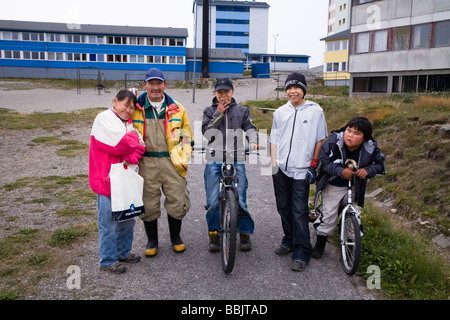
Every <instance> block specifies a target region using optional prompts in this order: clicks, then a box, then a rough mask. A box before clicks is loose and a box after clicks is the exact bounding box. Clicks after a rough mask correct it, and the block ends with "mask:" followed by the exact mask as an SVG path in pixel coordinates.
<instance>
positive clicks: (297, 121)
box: [270, 73, 328, 271]
mask: <svg viewBox="0 0 450 320" xmlns="http://www.w3.org/2000/svg"><path fill="white" fill-rule="evenodd" d="M285 88H286V95H287V97H288V99H289V101H288V102H287V103H286V104H285V105H283V106H281V107H279V108H278V109H277V110H276V111H275V112H274V115H273V122H272V130H271V135H270V155H271V159H272V168H273V175H272V178H273V186H274V191H275V198H276V205H277V211H278V213H279V214H280V216H281V224H282V227H283V232H284V237H283V239H282V241H281V244H280V246H279V247H278V248H277V249H276V250H275V253H277V254H278V255H286V254H289V253H291V252H292V260H293V262H292V270H294V271H303V270H304V268H305V267H306V265H307V264H308V262H309V260H310V258H311V254H312V246H311V243H310V235H309V226H308V222H309V207H308V197H309V185H310V184H311V183H314V182H315V180H316V167H317V159H318V157H319V152H320V147H321V146H322V143H323V139H325V138H326V137H327V136H328V134H327V125H326V122H325V116H324V114H323V110H322V108H321V107H320V106H319V105H318V104H317V103H314V102H311V101H307V100H305V94H306V89H307V84H306V79H305V76H304V75H303V74H301V73H292V74H290V75H288V77H287V79H286V82H285Z"/></svg>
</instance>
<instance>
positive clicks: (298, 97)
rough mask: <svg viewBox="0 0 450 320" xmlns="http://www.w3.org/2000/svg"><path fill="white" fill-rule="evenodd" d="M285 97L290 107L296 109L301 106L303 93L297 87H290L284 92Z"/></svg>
mask: <svg viewBox="0 0 450 320" xmlns="http://www.w3.org/2000/svg"><path fill="white" fill-rule="evenodd" d="M286 95H287V97H288V99H289V101H291V103H292V105H294V106H296V107H298V106H299V105H301V104H302V103H303V97H304V95H305V94H304V92H303V89H302V88H300V87H297V86H290V87H289V88H288V89H287V90H286Z"/></svg>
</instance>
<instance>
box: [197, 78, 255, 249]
mask: <svg viewBox="0 0 450 320" xmlns="http://www.w3.org/2000/svg"><path fill="white" fill-rule="evenodd" d="M233 94H234V88H233V83H232V82H231V80H230V79H228V78H223V79H217V81H216V85H215V88H214V95H215V97H214V98H213V101H212V105H211V106H209V107H206V108H205V110H204V111H203V120H202V133H203V135H204V136H205V138H206V139H207V140H208V148H215V149H217V151H216V152H215V154H207V155H206V159H207V163H206V166H205V171H204V179H205V190H206V204H207V212H206V222H207V224H208V232H209V240H210V243H209V251H210V252H218V251H219V237H218V230H219V179H220V177H221V175H222V172H221V168H222V163H223V162H224V161H230V159H225V158H224V154H223V150H231V151H233V150H234V157H233V158H234V159H231V161H233V162H234V165H235V168H236V177H237V178H238V179H239V183H238V193H239V204H238V227H237V231H238V233H239V235H240V250H241V251H249V250H251V242H250V236H249V235H250V234H252V233H253V231H254V228H255V226H254V222H253V219H252V217H251V216H250V212H249V211H248V208H247V188H248V184H247V176H246V173H245V163H244V162H245V155H244V156H243V157H240V153H239V152H237V151H239V150H241V149H243V148H244V146H245V140H248V143H249V147H250V149H251V150H255V149H257V141H258V135H257V132H256V127H255V126H254V125H253V123H252V118H251V115H250V110H249V109H247V108H246V107H243V106H241V105H239V104H237V103H236V100H235V99H234V98H233ZM238 155H239V156H238ZM227 163H228V162H227Z"/></svg>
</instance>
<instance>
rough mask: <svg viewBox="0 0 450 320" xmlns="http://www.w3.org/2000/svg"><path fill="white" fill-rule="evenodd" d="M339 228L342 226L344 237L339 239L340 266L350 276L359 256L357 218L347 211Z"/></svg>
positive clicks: (353, 272)
mask: <svg viewBox="0 0 450 320" xmlns="http://www.w3.org/2000/svg"><path fill="white" fill-rule="evenodd" d="M341 228H344V238H343V239H341V263H342V268H343V269H344V271H345V273H346V274H348V275H349V276H351V275H353V274H355V272H356V270H358V266H359V261H360V258H361V232H360V229H359V223H358V220H357V219H356V217H355V216H354V215H353V214H349V213H348V212H347V214H346V216H345V221H344V222H343V224H342V226H341Z"/></svg>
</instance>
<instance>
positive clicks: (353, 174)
mask: <svg viewBox="0 0 450 320" xmlns="http://www.w3.org/2000/svg"><path fill="white" fill-rule="evenodd" d="M347 159H352V160H354V161H355V162H356V163H357V169H356V171H353V170H351V169H349V168H346V167H345V166H344V164H345V163H346V161H347ZM384 161H385V155H384V154H383V153H382V152H381V151H380V149H379V148H378V145H377V142H376V141H375V139H374V138H373V137H372V124H371V123H370V121H369V120H368V119H367V118H365V117H361V116H357V117H354V118H352V119H351V120H350V121H349V122H348V123H347V124H346V125H345V126H344V127H343V128H341V129H339V130H337V131H332V134H331V135H330V137H329V138H328V140H327V141H325V142H324V144H323V145H322V147H321V150H320V154H319V163H321V165H322V167H321V170H320V174H319V176H318V179H317V187H316V192H319V191H322V196H323V210H322V213H321V215H320V216H319V217H318V218H317V220H316V221H315V222H314V228H315V229H316V230H317V242H316V244H315V246H314V249H313V253H312V256H313V257H314V258H320V257H322V254H323V251H324V249H325V245H326V242H327V238H328V236H330V235H331V234H332V233H333V231H334V228H335V227H336V225H337V221H338V216H339V212H338V211H339V205H340V203H341V201H342V200H343V199H344V197H345V196H346V195H347V186H348V180H350V179H354V184H353V189H354V192H353V195H354V199H353V202H354V205H355V208H356V209H358V208H362V207H363V206H364V195H365V192H366V184H367V179H371V178H373V177H375V176H376V175H377V174H382V173H384ZM345 201H346V199H345Z"/></svg>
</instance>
